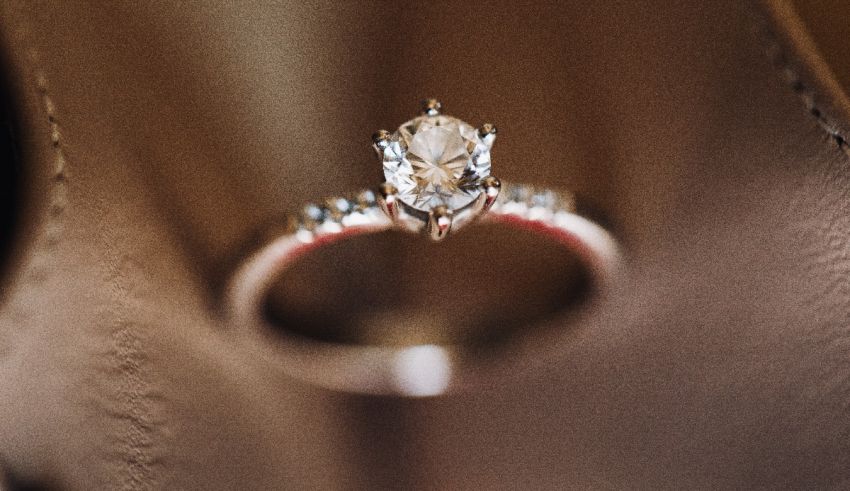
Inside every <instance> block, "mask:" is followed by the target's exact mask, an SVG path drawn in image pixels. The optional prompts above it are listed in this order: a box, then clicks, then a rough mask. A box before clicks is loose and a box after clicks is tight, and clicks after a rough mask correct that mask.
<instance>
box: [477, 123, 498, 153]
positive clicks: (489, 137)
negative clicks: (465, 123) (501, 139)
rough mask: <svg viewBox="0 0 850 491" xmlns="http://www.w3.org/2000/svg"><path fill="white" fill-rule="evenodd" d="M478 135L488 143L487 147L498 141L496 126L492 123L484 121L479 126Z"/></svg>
mask: <svg viewBox="0 0 850 491" xmlns="http://www.w3.org/2000/svg"><path fill="white" fill-rule="evenodd" d="M478 136H480V137H481V140H483V141H484V144H485V145H487V148H491V147H492V146H493V142H494V141H496V126H495V125H493V124H492V123H484V124H482V125H481V127H480V128H478Z"/></svg>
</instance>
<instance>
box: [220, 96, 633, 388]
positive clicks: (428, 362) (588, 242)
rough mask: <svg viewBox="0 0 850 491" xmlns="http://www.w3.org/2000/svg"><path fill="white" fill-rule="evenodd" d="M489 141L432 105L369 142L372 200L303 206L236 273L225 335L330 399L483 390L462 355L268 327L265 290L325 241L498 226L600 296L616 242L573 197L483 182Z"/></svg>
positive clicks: (615, 261) (485, 128) (615, 263)
mask: <svg viewBox="0 0 850 491" xmlns="http://www.w3.org/2000/svg"><path fill="white" fill-rule="evenodd" d="M495 139H496V127H495V126H493V125H492V124H483V125H481V126H479V127H477V128H475V127H473V126H470V125H469V124H467V123H464V122H463V121H460V120H459V119H456V118H453V117H450V116H446V115H443V114H442V112H441V105H440V103H439V102H438V101H436V100H433V99H429V100H426V101H425V102H424V103H423V110H422V114H421V115H420V116H418V117H416V118H414V119H412V120H410V121H408V122H406V123H404V124H403V125H401V126H400V127H399V128H398V130H397V131H395V132H394V133H390V132H388V131H379V132H377V133H375V134H374V135H373V137H372V146H373V148H374V149H375V151H376V153H377V154H378V157H379V159H380V160H381V162H382V163H383V171H384V179H385V182H383V184H381V185H380V186H379V187H378V188H377V190H365V191H362V192H360V193H358V194H356V195H352V196H347V197H336V198H330V199H326V200H323V201H322V202H320V203H313V204H308V205H306V206H305V207H304V208H303V210H302V211H301V212H300V213H299V214H297V215H296V216H293V217H292V218H291V219H290V220H289V222H288V223H287V224H286V225H285V227H283V230H281V231H280V233H278V234H277V235H276V236H275V237H274V238H273V239H272V240H270V241H268V242H267V243H265V244H262V245H261V246H260V247H259V249H258V250H257V251H256V252H254V253H253V254H252V255H250V256H249V257H248V258H247V259H246V260H245V261H244V262H243V263H242V264H241V265H240V267H239V268H237V270H236V272H235V274H234V276H233V278H232V280H231V282H230V284H229V287H228V291H227V298H226V303H227V309H228V314H229V316H230V322H231V325H232V326H234V327H235V329H236V330H237V331H238V332H240V333H247V336H242V337H240V339H247V340H249V341H248V343H247V345H246V349H248V350H250V351H252V352H254V353H257V354H258V355H260V356H264V357H267V358H268V359H269V360H270V361H271V362H272V363H274V364H275V365H277V366H279V367H280V368H281V369H282V370H283V371H284V372H285V373H286V374H288V375H290V376H292V377H294V378H296V379H299V380H302V381H306V382H309V383H312V384H315V385H319V386H322V387H326V388H329V389H333V390H341V391H349V392H361V393H376V394H400V395H406V396H432V395H437V394H441V393H444V392H446V391H449V390H457V389H463V388H466V387H470V386H473V385H475V384H476V383H478V382H480V381H481V380H482V379H486V378H487V374H486V373H482V372H486V371H487V370H480V369H476V367H475V359H474V356H471V355H469V354H468V353H466V352H465V350H464V348H463V347H462V346H453V345H430V344H429V345H416V346H401V347H400V346H383V345H358V344H343V343H331V342H325V341H319V340H314V339H310V338H307V337H304V336H301V335H297V334H294V333H287V331H286V330H282V329H273V328H272V327H271V326H269V321H268V320H267V319H266V318H265V315H264V312H265V308H264V307H265V303H266V301H267V299H268V294H269V289H270V288H271V287H272V285H273V284H274V282H275V280H276V279H277V278H278V276H279V275H280V274H281V273H283V272H285V270H286V269H287V268H288V267H289V266H290V265H291V264H292V263H293V262H294V261H296V260H297V259H298V258H299V257H301V256H303V255H304V254H307V253H309V252H311V251H314V250H316V249H318V248H320V247H322V246H324V245H326V244H329V243H331V242H336V241H338V240H341V239H344V238H346V237H350V236H352V235H358V234H364V233H375V232H380V231H384V230H388V229H399V230H404V231H409V232H415V233H421V234H424V235H426V236H427V237H429V238H430V239H432V240H437V241H440V240H444V239H445V238H446V237H447V236H448V235H449V233H450V232H452V233H457V231H458V230H459V229H460V228H462V227H464V226H466V225H468V224H472V223H475V222H497V223H504V224H508V225H511V226H514V227H516V228H518V229H522V230H525V231H528V232H531V233H538V234H543V235H544V236H546V237H548V238H550V239H551V240H554V241H555V242H557V243H558V244H560V245H562V246H564V247H566V248H568V249H569V250H570V251H572V252H573V254H575V255H576V256H577V257H578V259H579V260H580V261H581V262H582V263H583V265H584V267H585V269H586V270H587V271H588V272H589V276H590V279H591V283H592V288H593V290H594V291H595V292H596V293H597V294H602V293H604V292H605V291H606V290H607V289H608V287H609V286H610V285H611V284H612V282H613V280H614V278H615V277H616V276H617V272H618V270H619V265H620V262H621V260H620V255H619V250H618V245H617V243H616V241H615V239H614V238H613V236H612V235H611V234H610V233H609V232H608V231H607V230H606V229H605V228H603V227H602V226H600V225H599V224H597V223H596V222H594V221H592V220H590V219H588V218H586V217H583V216H581V215H580V214H578V213H577V211H576V202H575V198H574V196H573V195H572V194H571V193H569V192H564V191H555V190H550V189H542V188H539V187H535V186H529V185H521V184H508V183H501V182H500V181H499V179H497V178H496V177H495V176H493V175H491V173H490V171H491V165H490V151H491V149H492V147H493V142H494V141H495ZM517 351H520V350H517ZM479 368H480V367H479Z"/></svg>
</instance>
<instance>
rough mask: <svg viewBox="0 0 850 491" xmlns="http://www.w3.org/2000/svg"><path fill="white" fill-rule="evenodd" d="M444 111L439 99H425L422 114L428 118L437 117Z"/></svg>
mask: <svg viewBox="0 0 850 491" xmlns="http://www.w3.org/2000/svg"><path fill="white" fill-rule="evenodd" d="M442 109H443V105H442V104H440V101H438V100H437V99H425V100H424V101H422V114H424V115H426V116H437V115H439V114H440V111H441V110H442Z"/></svg>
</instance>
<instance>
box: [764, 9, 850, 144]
mask: <svg viewBox="0 0 850 491" xmlns="http://www.w3.org/2000/svg"><path fill="white" fill-rule="evenodd" d="M759 19H760V22H759V23H758V26H757V29H758V30H759V31H760V32H761V35H762V36H763V38H764V39H765V40H766V42H767V47H766V49H765V52H766V54H767V56H768V59H769V60H770V62H771V64H772V65H773V66H774V68H776V70H778V71H779V72H780V73H781V74H782V77H783V79H784V80H785V83H786V85H787V86H788V87H789V88H790V89H791V91H792V92H794V93H795V94H797V96H798V97H800V99H801V100H802V101H803V105H804V106H805V108H806V110H807V111H808V113H809V114H810V115H811V116H812V117H813V118H814V119H815V121H816V122H817V123H818V125H819V126H820V127H821V128H822V129H823V130H824V131H826V133H827V135H829V137H830V139H831V140H832V141H833V142H834V143H835V144H836V145H837V146H838V148H839V150H841V151H842V152H844V153H845V155H848V156H850V146H848V143H847V137H845V136H844V135H843V134H842V132H841V130H840V129H839V127H838V125H836V124H834V123H832V122H831V121H830V119H831V118H830V117H829V116H828V115H827V114H826V112H825V111H824V110H823V109H822V108H821V107H820V106H819V105H818V103H817V96H816V93H815V90H814V89H813V88H811V87H809V86H808V85H807V84H806V83H805V82H804V81H803V77H802V76H801V75H800V71H799V69H798V68H797V67H796V66H795V64H794V63H793V62H792V61H791V58H790V57H789V56H788V54H787V52H786V50H785V47H784V46H783V44H782V42H781V41H780V40H779V36H777V35H776V32H775V31H774V30H773V29H772V28H771V24H770V21H769V20H768V19H766V18H765V15H760V16H759Z"/></svg>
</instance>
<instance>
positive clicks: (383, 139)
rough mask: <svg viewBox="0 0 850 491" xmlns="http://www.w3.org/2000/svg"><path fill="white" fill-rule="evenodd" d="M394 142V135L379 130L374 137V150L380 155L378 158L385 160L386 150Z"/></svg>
mask: <svg viewBox="0 0 850 491" xmlns="http://www.w3.org/2000/svg"><path fill="white" fill-rule="evenodd" d="M391 142H392V133H390V132H389V131H387V130H378V131H376V132H375V133H374V134H373V135H372V148H373V149H375V153H377V154H378V157H379V158H381V159H383V158H384V150H386V149H387V147H388V146H389V145H390V143H391Z"/></svg>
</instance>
